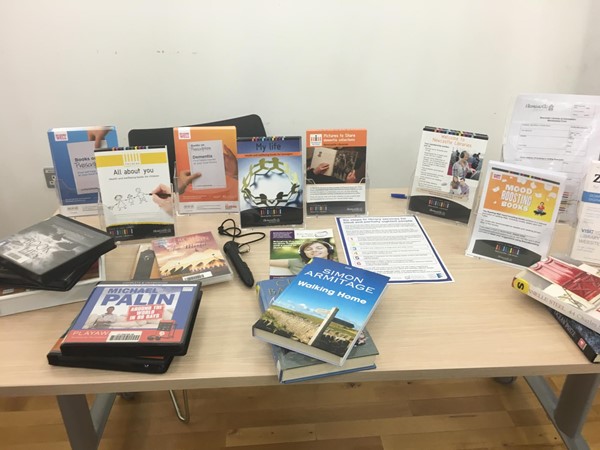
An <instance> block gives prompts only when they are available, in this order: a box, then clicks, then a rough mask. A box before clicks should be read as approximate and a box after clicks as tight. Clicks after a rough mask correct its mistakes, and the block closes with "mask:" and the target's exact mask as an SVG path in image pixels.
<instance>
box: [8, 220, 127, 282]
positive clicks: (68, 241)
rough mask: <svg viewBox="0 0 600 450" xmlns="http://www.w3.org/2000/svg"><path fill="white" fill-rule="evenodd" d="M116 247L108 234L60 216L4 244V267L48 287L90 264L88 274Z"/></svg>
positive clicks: (39, 224) (39, 223) (12, 236)
mask: <svg viewBox="0 0 600 450" xmlns="http://www.w3.org/2000/svg"><path fill="white" fill-rule="evenodd" d="M115 247H116V245H115V241H114V239H113V238H112V236H110V235H109V234H107V233H105V232H104V231H101V230H98V229H96V228H94V227H91V226H89V225H86V224H84V223H81V222H78V221H76V220H73V219H71V218H69V217H65V216H63V215H61V214H57V215H55V216H52V217H50V218H48V219H46V220H43V221H41V222H38V223H36V224H34V225H31V226H29V227H27V228H25V229H23V230H21V231H18V232H17V233H15V234H13V235H11V236H8V237H6V238H4V239H2V240H0V267H3V268H4V269H6V270H7V271H9V272H13V273H14V274H16V275H18V276H20V277H22V278H24V279H26V280H30V281H32V282H33V283H35V284H38V285H46V284H50V283H52V282H53V281H56V280H59V279H61V278H64V277H65V276H68V275H70V274H72V273H73V272H74V271H76V270H77V268H78V266H82V265H86V264H87V266H86V270H87V268H89V266H90V265H91V264H92V263H93V262H94V261H95V260H96V259H98V258H99V257H100V256H102V255H103V254H105V253H107V252H109V251H110V250H112V249H113V248H115ZM80 275H83V273H81V274H80Z"/></svg>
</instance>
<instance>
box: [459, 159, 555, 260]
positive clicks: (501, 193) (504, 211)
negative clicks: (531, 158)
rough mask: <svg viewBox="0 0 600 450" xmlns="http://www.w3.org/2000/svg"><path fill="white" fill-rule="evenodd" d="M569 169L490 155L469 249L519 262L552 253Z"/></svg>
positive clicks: (476, 254)
mask: <svg viewBox="0 0 600 450" xmlns="http://www.w3.org/2000/svg"><path fill="white" fill-rule="evenodd" d="M565 183H566V175H565V174H563V173H561V172H553V171H549V170H543V169H537V168H534V167H527V166H519V165H515V164H507V163H505V162H500V161H490V162H489V163H488V164H487V167H486V171H485V176H484V180H483V186H482V189H481V196H480V199H479V206H478V207H477V208H476V211H477V212H476V214H475V215H474V216H475V217H474V219H473V220H472V227H471V236H470V238H469V243H468V246H467V250H466V254H467V255H468V256H473V257H477V258H483V259H487V260H491V261H495V262H499V263H503V264H508V265H512V266H516V267H529V266H531V265H532V264H534V263H536V262H537V261H540V260H541V259H543V258H545V257H547V256H548V252H549V250H550V244H551V243H552V236H553V234H554V229H555V227H556V219H557V217H558V210H559V205H560V199H561V198H562V193H563V191H564V187H565Z"/></svg>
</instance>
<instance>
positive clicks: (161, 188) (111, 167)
mask: <svg viewBox="0 0 600 450" xmlns="http://www.w3.org/2000/svg"><path fill="white" fill-rule="evenodd" d="M95 155H96V166H97V168H98V181H99V184H100V195H101V201H102V220H103V223H104V226H105V227H106V231H107V232H108V233H109V234H110V235H111V236H114V238H115V240H117V241H130V240H136V239H152V238H157V237H163V236H174V235H175V218H174V211H173V197H172V193H171V179H170V177H169V160H168V156H167V148H166V147H164V146H149V147H118V148H113V149H99V150H96V152H95Z"/></svg>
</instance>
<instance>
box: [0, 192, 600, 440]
mask: <svg viewBox="0 0 600 450" xmlns="http://www.w3.org/2000/svg"><path fill="white" fill-rule="evenodd" d="M389 194H390V191H389V190H371V191H370V192H369V197H368V210H369V214H370V215H372V216H392V215H403V214H406V212H407V211H406V208H407V201H406V200H399V199H392V198H390V195H389ZM226 218H234V219H236V221H237V218H238V215H237V214H210V215H194V216H185V217H178V223H177V234H178V235H183V234H188V233H193V232H199V231H205V230H211V231H213V233H215V235H216V230H217V227H218V226H219V224H220V223H221V222H222V221H223V220H224V219H226ZM419 218H420V220H421V223H422V224H423V226H424V228H425V229H426V231H427V233H428V234H429V236H430V238H431V240H432V242H433V244H434V246H435V247H436V249H437V250H438V252H439V253H440V255H441V257H442V260H443V261H444V262H445V264H446V265H447V267H448V269H449V271H450V273H451V274H452V276H453V277H454V280H455V282H453V283H442V284H435V283H433V284H414V285H398V284H393V285H390V286H388V289H387V290H386V292H385V294H384V297H383V299H382V301H381V302H380V304H379V307H378V309H377V310H376V311H375V313H374V315H373V317H372V318H371V320H370V322H369V325H368V327H369V331H370V333H371V334H372V336H373V337H374V339H375V342H377V346H378V348H379V351H380V355H379V357H378V359H377V369H376V370H370V371H364V372H357V373H352V374H347V375H342V376H336V377H331V378H325V379H320V380H318V381H316V382H319V383H323V382H343V381H372V380H377V381H381V380H415V379H435V378H454V377H511V376H518V375H521V376H526V377H527V380H528V382H529V383H530V385H531V386H532V388H533V389H534V391H535V392H536V394H537V395H538V397H539V398H540V400H541V401H542V404H543V405H544V407H545V408H546V409H547V411H549V414H550V416H551V419H552V420H553V421H554V422H555V425H556V426H557V428H558V429H559V431H560V432H561V434H562V436H563V439H564V440H565V442H566V444H567V446H569V448H587V444H586V443H585V441H584V440H583V438H582V437H581V434H580V432H581V428H582V426H583V423H584V422H585V417H586V415H587V411H588V408H589V406H590V402H591V401H592V400H593V398H594V395H595V392H596V390H597V388H598V386H599V384H600V375H599V373H600V365H594V364H591V363H589V362H588V361H587V360H586V359H585V357H584V356H583V355H582V354H581V353H580V352H579V351H578V350H577V349H576V348H575V347H574V345H573V343H572V342H571V341H570V339H569V338H568V336H567V335H566V334H565V333H564V331H563V330H562V329H561V328H560V326H559V325H558V324H557V323H556V322H555V320H554V319H553V318H552V317H551V316H550V314H548V313H547V312H546V311H545V309H544V306H543V305H541V304H540V303H537V302H536V301H534V300H532V299H530V298H528V297H526V296H524V295H523V294H520V293H518V292H516V291H515V290H513V289H512V288H511V280H512V277H513V275H514V274H515V273H516V272H517V271H518V270H516V269H514V268H511V267H508V266H504V265H501V264H497V263H493V262H488V261H485V260H479V259H475V258H470V257H467V256H465V254H464V253H465V248H466V246H467V240H468V234H469V230H468V228H467V227H466V226H465V225H462V224H458V223H453V222H449V221H445V220H442V219H437V218H433V217H428V216H420V217H419ZM88 222H89V219H88ZM305 226H306V228H309V229H317V228H319V229H320V228H334V229H335V223H334V218H333V217H318V218H308V219H307V220H306V222H305ZM262 231H267V232H268V229H265V230H262ZM568 232H569V229H568V228H567V227H559V233H558V236H557V240H559V241H560V242H567V240H568V236H567V235H568ZM336 236H338V234H337V230H336ZM558 238H560V239H558ZM218 239H220V240H221V244H223V243H225V242H226V239H225V238H224V237H218ZM562 245H563V246H564V244H562ZM560 246H561V245H560V244H558V245H557V247H560ZM268 247H269V243H268V237H267V239H265V240H263V241H261V242H259V243H256V244H253V245H252V249H251V251H250V253H248V254H246V255H244V259H245V260H246V262H247V263H248V265H249V266H250V268H251V270H252V271H253V273H254V276H255V279H256V280H261V279H265V278H267V277H268ZM338 248H339V253H340V258H341V259H342V260H343V254H342V253H343V252H342V249H341V244H340V243H339V242H338ZM136 251H137V245H130V244H126V245H120V246H119V247H118V248H117V249H115V250H113V251H112V252H110V253H109V254H108V255H107V277H108V279H110V280H118V279H128V277H129V275H130V273H131V270H132V264H133V257H134V255H135V253H136ZM80 308H81V303H75V304H71V305H65V306H60V307H54V308H49V309H45V310H39V311H33V312H29V313H23V314H18V315H14V316H8V317H2V318H0V342H1V344H0V349H1V350H2V353H3V354H4V355H6V356H5V358H4V359H3V360H2V361H1V362H0V373H1V374H2V376H1V377H0V395H5V396H18V395H56V396H57V397H58V400H59V405H60V407H61V412H62V414H63V419H64V421H65V426H66V427H67V432H68V434H69V438H70V441H71V445H72V447H73V448H74V449H84V448H85V449H90V448H96V447H97V445H98V442H99V436H100V435H101V432H102V427H103V423H104V421H105V419H106V417H107V416H108V411H110V406H111V405H112V401H113V400H114V394H110V393H115V392H138V391H154V390H176V389H199V388H212V387H234V386H257V385H272V384H276V383H277V379H276V376H275V368H274V364H273V360H272V356H271V353H270V350H269V348H268V346H267V345H266V344H264V343H262V342H260V341H258V340H257V339H254V338H253V337H252V335H251V325H252V324H253V323H254V322H255V321H256V319H257V318H258V316H259V308H258V303H257V299H256V293H255V291H254V290H253V289H250V288H247V287H245V286H244V285H243V284H242V283H241V281H240V280H239V279H238V278H235V279H234V280H233V281H230V282H226V283H221V284H217V285H209V286H206V287H205V288H204V295H203V298H202V303H201V306H200V310H199V313H198V317H197V322H196V326H195V329H194V335H193V338H192V341H191V344H190V347H189V352H188V354H187V355H186V356H184V357H178V358H176V359H175V361H174V362H173V364H172V365H171V368H170V369H169V370H168V372H167V373H165V374H162V375H149V374H136V373H126V372H109V371H101V370H90V369H74V368H64V367H54V366H49V365H48V364H47V362H46V353H47V351H48V350H49V348H50V347H51V345H52V343H53V342H54V341H55V340H56V339H57V337H58V336H59V335H60V334H61V333H62V332H63V331H64V330H65V329H66V328H67V327H68V325H69V324H70V322H71V320H72V319H73V317H74V316H75V315H76V313H77V312H78V310H79V309H80ZM8 355H10V356H8ZM563 374H568V375H569V376H568V377H567V381H566V383H565V387H564V389H563V393H562V395H561V397H560V398H559V399H557V398H556V397H555V396H554V394H553V393H552V392H551V391H550V389H549V388H548V387H547V386H546V385H545V382H544V379H543V378H542V376H543V375H563ZM92 393H95V394H107V395H105V396H103V395H100V396H98V397H97V404H96V405H95V406H94V408H92V414H91V415H90V413H89V409H88V405H87V402H86V398H85V395H84V394H92Z"/></svg>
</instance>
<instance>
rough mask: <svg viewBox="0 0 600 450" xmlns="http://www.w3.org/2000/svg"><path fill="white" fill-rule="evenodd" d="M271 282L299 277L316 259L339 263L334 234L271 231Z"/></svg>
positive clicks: (326, 231) (324, 232) (305, 231)
mask: <svg viewBox="0 0 600 450" xmlns="http://www.w3.org/2000/svg"><path fill="white" fill-rule="evenodd" d="M269 244H270V251H269V278H279V277H291V276H294V275H298V273H299V272H300V271H301V270H302V268H303V267H304V266H305V265H306V263H308V262H309V261H310V260H311V259H313V258H325V259H331V260H333V261H337V260H338V257H337V249H336V245H335V239H334V237H333V230H332V229H331V228H328V229H322V230H308V229H297V230H291V229H290V230H271V233H270V242H269Z"/></svg>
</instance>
